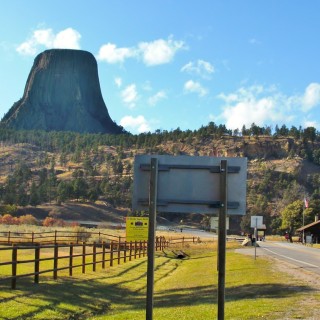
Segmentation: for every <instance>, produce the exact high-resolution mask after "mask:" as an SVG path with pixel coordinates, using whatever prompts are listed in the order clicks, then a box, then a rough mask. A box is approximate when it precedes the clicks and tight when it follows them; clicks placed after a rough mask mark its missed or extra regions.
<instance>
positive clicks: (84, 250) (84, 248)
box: [82, 242, 86, 273]
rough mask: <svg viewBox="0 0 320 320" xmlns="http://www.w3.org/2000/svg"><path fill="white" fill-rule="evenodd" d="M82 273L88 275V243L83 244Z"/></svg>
mask: <svg viewBox="0 0 320 320" xmlns="http://www.w3.org/2000/svg"><path fill="white" fill-rule="evenodd" d="M82 273H86V243H85V242H82Z"/></svg>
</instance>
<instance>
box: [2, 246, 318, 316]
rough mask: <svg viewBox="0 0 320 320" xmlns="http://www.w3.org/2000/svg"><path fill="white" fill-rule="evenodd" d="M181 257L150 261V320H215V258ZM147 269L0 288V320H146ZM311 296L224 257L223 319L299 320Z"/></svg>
mask: <svg viewBox="0 0 320 320" xmlns="http://www.w3.org/2000/svg"><path fill="white" fill-rule="evenodd" d="M185 251H186V252H187V253H189V254H190V258H189V259H186V260H177V259H174V258H173V255H172V254H171V252H170V250H166V252H167V253H168V255H167V256H165V255H163V254H158V255H157V257H156V271H155V288H154V319H157V320H161V319H166V320H171V319H172V320H173V319H179V320H194V319H197V320H201V319H204V320H205V319H215V318H217V271H216V266H217V261H216V252H215V250H214V249H213V248H212V246H209V245H207V246H203V245H198V246H192V247H189V248H186V249H185ZM146 269H147V263H146V258H140V259H137V260H135V261H131V262H127V263H126V264H123V263H122V264H120V265H119V266H118V265H115V266H114V267H113V268H109V267H107V269H105V270H102V269H101V266H98V267H97V272H95V273H93V272H91V271H90V272H89V268H88V273H87V274H85V275H82V274H80V272H77V273H75V276H74V277H68V276H67V274H66V272H65V273H63V272H61V273H59V279H58V280H56V281H53V280H51V279H52V277H50V276H42V277H41V276H40V284H39V285H35V284H33V283H32V279H18V282H17V288H18V289H17V290H14V291H12V290H11V289H9V284H3V283H1V285H0V319H6V320H10V319H12V320H13V319H15V320H17V319H24V320H27V319H46V320H50V319H52V320H53V319H55V320H59V319H69V320H71V319H77V320H81V319H88V320H102V319H108V320H120V319H121V320H124V319H130V320H141V319H145V300H146V298H145V295H146V289H145V287H146ZM90 270H91V269H90ZM310 296H312V299H313V302H314V303H315V304H316V303H318V304H319V302H320V296H319V294H317V295H315V294H314V293H313V292H312V290H311V289H310V288H308V287H307V286H305V285H304V284H303V283H299V282H295V281H294V280H292V279H290V278H289V277H288V276H287V275H285V274H282V273H276V272H275V271H273V270H272V266H271V262H269V261H267V260H264V259H262V258H259V259H257V260H254V259H253V258H252V257H249V256H245V255H240V254H236V253H234V252H233V251H232V250H230V251H228V252H227V270H226V303H225V318H226V319H228V320H229V319H236V320H242V319H244V320H245V319H268V320H269V319H270V320H272V319H284V318H290V319H304V318H306V317H307V316H308V312H310V310H309V309H306V308H304V304H305V303H306V302H308V303H309V304H310ZM301 316H302V317H301Z"/></svg>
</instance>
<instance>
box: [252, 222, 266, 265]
mask: <svg viewBox="0 0 320 320" xmlns="http://www.w3.org/2000/svg"><path fill="white" fill-rule="evenodd" d="M262 223H263V216H251V225H250V226H251V228H254V232H253V235H254V239H255V240H254V260H256V259H257V240H258V228H261V226H262Z"/></svg>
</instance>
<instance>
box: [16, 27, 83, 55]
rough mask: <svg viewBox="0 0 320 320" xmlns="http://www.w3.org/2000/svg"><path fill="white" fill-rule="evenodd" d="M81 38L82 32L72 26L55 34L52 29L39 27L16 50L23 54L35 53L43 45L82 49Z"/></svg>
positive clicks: (47, 47) (48, 47)
mask: <svg viewBox="0 0 320 320" xmlns="http://www.w3.org/2000/svg"><path fill="white" fill-rule="evenodd" d="M80 39H81V34H80V33H79V32H78V31H77V30H75V29H72V28H67V29H64V30H62V31H60V32H58V33H57V34H54V32H53V30H52V29H38V30H35V31H34V32H33V34H32V36H31V37H30V38H28V39H27V40H26V41H25V42H23V43H21V44H20V45H19V46H18V47H17V49H16V50H17V52H18V53H20V54H23V55H35V54H36V53H37V52H38V51H39V50H41V47H45V48H46V49H51V48H61V49H80Z"/></svg>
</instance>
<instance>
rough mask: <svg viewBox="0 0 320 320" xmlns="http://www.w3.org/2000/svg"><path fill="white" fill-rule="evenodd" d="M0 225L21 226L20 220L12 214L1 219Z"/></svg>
mask: <svg viewBox="0 0 320 320" xmlns="http://www.w3.org/2000/svg"><path fill="white" fill-rule="evenodd" d="M0 223H1V224H8V225H12V224H15V225H17V224H20V221H19V218H17V217H13V216H12V215H11V214H8V213H6V214H4V215H3V216H2V217H1V218H0Z"/></svg>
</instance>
